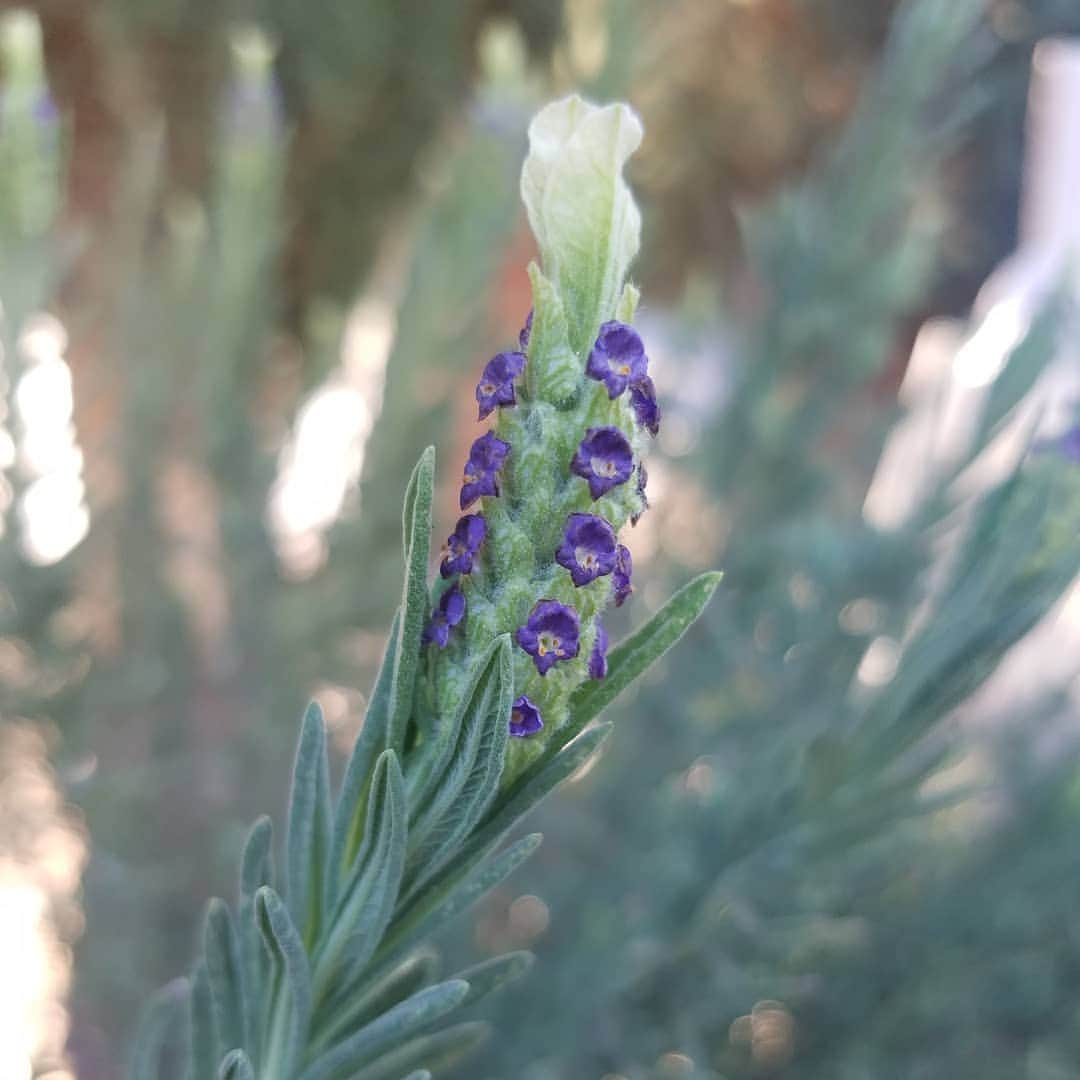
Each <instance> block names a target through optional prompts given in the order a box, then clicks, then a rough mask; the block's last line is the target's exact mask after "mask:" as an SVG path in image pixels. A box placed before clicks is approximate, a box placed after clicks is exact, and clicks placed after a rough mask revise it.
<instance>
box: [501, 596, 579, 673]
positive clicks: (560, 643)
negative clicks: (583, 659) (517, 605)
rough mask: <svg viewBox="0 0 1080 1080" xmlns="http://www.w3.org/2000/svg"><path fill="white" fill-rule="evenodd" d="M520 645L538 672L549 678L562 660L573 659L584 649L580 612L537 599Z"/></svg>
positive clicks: (520, 630) (522, 629) (520, 631)
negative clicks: (552, 670)
mask: <svg viewBox="0 0 1080 1080" xmlns="http://www.w3.org/2000/svg"><path fill="white" fill-rule="evenodd" d="M516 639H517V643H518V644H519V645H520V646H521V647H522V648H523V649H524V650H525V651H526V652H527V653H528V654H529V655H530V656H531V657H532V658H533V663H534V664H536V670H537V671H538V672H539V673H540V674H541V675H546V674H547V673H548V672H549V671H550V670H551V669H552V668H553V667H554V666H555V665H556V664H557V663H559V661H561V660H572V659H573V658H574V657H575V656H577V654H578V651H579V649H580V648H581V621H580V619H579V618H578V613H577V612H576V611H575V610H574V609H573V608H572V607H567V606H566V605H565V604H560V603H559V601H558V600H538V601H537V602H536V605H535V606H534V607H533V609H532V612H531V613H530V615H529V618H528V620H527V621H526V623H525V625H524V626H521V627H518V631H517V634H516Z"/></svg>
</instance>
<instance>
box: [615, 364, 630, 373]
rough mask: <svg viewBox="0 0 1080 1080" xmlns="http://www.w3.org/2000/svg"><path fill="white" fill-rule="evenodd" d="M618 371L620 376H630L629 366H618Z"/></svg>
mask: <svg viewBox="0 0 1080 1080" xmlns="http://www.w3.org/2000/svg"><path fill="white" fill-rule="evenodd" d="M616 370H617V371H618V373H619V374H620V375H629V374H630V365H629V364H620V365H619V366H618V368H616Z"/></svg>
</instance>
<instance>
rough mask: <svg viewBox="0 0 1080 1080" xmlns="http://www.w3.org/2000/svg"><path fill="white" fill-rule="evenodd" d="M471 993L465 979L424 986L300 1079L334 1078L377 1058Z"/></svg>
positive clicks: (319, 1062)
mask: <svg viewBox="0 0 1080 1080" xmlns="http://www.w3.org/2000/svg"><path fill="white" fill-rule="evenodd" d="M468 994H469V984H468V983H467V982H464V981H463V980H462V979H450V980H449V981H447V982H444V983H439V984H438V985H437V986H429V987H428V988H427V989H426V990H421V991H420V993H418V994H414V995H413V996H412V997H411V998H409V999H408V1000H406V1001H403V1002H401V1004H400V1005H395V1006H394V1007H393V1008H392V1009H391V1010H390V1011H389V1012H388V1013H385V1014H384V1015H382V1016H380V1017H379V1018H378V1019H377V1020H374V1021H372V1022H371V1023H370V1024H368V1025H367V1026H366V1027H363V1028H361V1029H360V1030H359V1031H357V1032H356V1033H355V1034H353V1035H351V1036H350V1037H349V1038H347V1039H345V1041H344V1042H341V1043H339V1044H338V1045H337V1046H335V1047H334V1048H333V1049H332V1050H330V1051H328V1052H327V1053H325V1054H323V1055H322V1056H321V1057H319V1058H318V1059H317V1060H316V1061H315V1062H313V1063H312V1064H311V1065H310V1066H309V1067H308V1068H307V1069H305V1070H304V1072H303V1073H302V1074H301V1077H300V1080H333V1078H334V1077H335V1076H337V1075H339V1074H340V1073H342V1072H346V1071H349V1072H351V1071H354V1070H356V1069H359V1068H361V1067H362V1066H364V1065H367V1064H369V1063H370V1062H373V1061H375V1060H376V1059H377V1058H378V1057H379V1056H380V1055H382V1054H385V1053H388V1052H389V1051H391V1050H394V1049H395V1048H396V1047H398V1046H400V1045H401V1044H402V1043H404V1042H406V1041H407V1040H409V1039H411V1038H413V1037H414V1036H416V1035H418V1034H419V1033H420V1032H422V1031H423V1030H424V1028H426V1027H428V1025H430V1024H432V1023H434V1022H435V1021H436V1020H439V1019H441V1018H442V1017H444V1016H446V1015H447V1014H448V1013H450V1012H452V1011H453V1010H454V1009H456V1008H458V1007H459V1006H460V1005H461V1003H462V1002H463V1001H464V1000H465V999H466V997H467V996H468Z"/></svg>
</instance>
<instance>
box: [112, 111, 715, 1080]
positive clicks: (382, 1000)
mask: <svg viewBox="0 0 1080 1080" xmlns="http://www.w3.org/2000/svg"><path fill="white" fill-rule="evenodd" d="M530 134H531V137H532V140H533V153H532V155H531V157H530V159H529V161H528V162H527V163H526V167H525V172H524V179H523V191H524V193H525V198H526V202H527V204H528V206H529V209H530V216H531V218H532V220H533V223H534V227H535V228H536V229H537V232H538V235H539V236H540V238H541V246H542V249H543V252H544V259H545V267H546V269H547V270H548V271H549V272H550V279H549V278H548V277H545V276H544V274H543V273H541V271H540V270H538V269H536V268H535V267H534V268H533V270H532V274H533V280H534V285H535V290H536V291H535V297H534V300H535V315H534V319H533V324H532V330H533V332H532V337H531V339H530V341H529V345H528V366H527V372H526V375H525V379H524V380H523V385H522V386H520V387H519V388H518V393H519V398H518V401H517V404H516V405H515V406H513V407H512V408H505V409H502V410H501V413H500V415H499V418H498V421H497V424H496V428H497V431H498V432H499V433H500V435H502V436H504V437H505V440H506V442H507V444H508V445H509V447H510V463H509V465H508V466H507V467H506V468H505V469H504V470H503V471H502V472H501V476H500V482H501V488H500V494H499V495H498V496H497V497H496V496H494V495H490V494H489V495H485V496H484V503H483V506H484V512H485V514H486V517H487V520H488V523H489V528H488V532H487V536H486V540H485V542H484V544H483V545H482V548H481V550H480V551H479V552H477V559H476V564H475V565H474V566H471V567H470V571H469V572H467V573H463V574H462V576H463V577H465V578H467V579H468V580H466V581H465V583H464V585H463V586H462V585H461V584H460V583H458V582H456V583H455V585H454V586H452V588H458V589H461V591H462V592H464V594H465V597H466V601H467V605H468V614H467V617H466V618H464V619H461V618H460V617H459V618H457V619H455V620H454V622H453V625H444V627H443V629H444V630H445V631H446V632H445V634H444V635H442V639H441V640H440V638H439V635H438V634H436V635H435V636H434V637H433V635H432V626H433V625H434V624H433V622H432V611H433V610H434V611H436V612H438V611H439V604H440V602H441V600H442V598H443V597H444V596H445V595H446V594H447V592H448V589H447V585H446V583H445V582H443V583H441V584H440V585H438V586H437V587H436V588H435V589H434V590H433V589H432V588H431V587H430V586H429V583H428V571H429V562H430V538H431V515H432V501H433V494H432V492H433V485H434V472H435V460H434V452H433V451H432V450H428V451H427V452H426V453H425V454H424V455H423V456H422V457H421V460H420V462H419V463H418V464H417V466H416V469H415V471H414V473H413V476H412V479H411V481H410V483H409V486H408V490H407V492H406V495H405V506H404V512H403V534H404V535H403V544H404V561H405V581H404V586H403V590H402V600H401V606H400V608H399V610H398V613H397V615H396V616H395V619H394V623H393V627H392V629H391V633H390V637H389V641H388V645H387V648H386V654H385V656H384V658H383V662H382V666H381V669H380V671H379V674H378V676H377V679H376V682H375V686H374V689H373V691H372V694H371V697H370V701H369V704H368V709H367V713H366V715H365V718H364V724H363V727H362V729H361V732H360V735H359V737H358V739H357V741H356V744H355V746H354V748H353V751H352V754H351V757H350V759H349V761H348V763H347V765H346V768H345V773H344V777H343V779H342V782H341V786H340V789H339V790H338V792H337V793H336V796H335V795H334V794H332V793H331V791H330V782H329V767H328V761H327V745H326V730H325V726H324V723H323V719H322V716H321V714H320V711H319V710H318V708H316V707H315V706H312V707H311V708H309V710H308V712H307V714H306V716H305V717H304V721H303V725H302V729H301V734H300V741H299V747H298V750H297V755H296V764H295V768H294V773H293V784H292V794H291V798H290V804H289V811H288V822H287V830H286V843H285V847H284V856H283V858H282V859H281V862H280V865H277V866H276V865H275V860H274V857H273V849H274V845H273V841H272V830H271V825H270V822H269V820H268V819H265V818H264V819H260V820H259V821H258V822H256V824H255V825H254V826H253V828H252V830H251V833H250V835H249V838H248V842H247V844H246V846H245V849H244V852H243V856H242V859H241V869H240V888H239V899H238V902H237V904H236V906H235V908H234V909H230V907H229V906H228V905H227V904H225V903H224V902H222V901H220V900H214V901H212V902H211V904H210V906H209V908H208V910H207V916H206V923H205V934H204V944H203V951H202V955H201V957H200V959H199V960H198V962H197V964H196V966H195V969H194V972H193V974H192V977H191V979H190V980H189V981H188V982H184V983H179V984H172V985H170V987H168V988H166V990H165V991H163V992H162V994H161V995H160V996H159V998H157V999H156V1000H155V1001H153V1002H152V1003H151V1004H150V1005H149V1006H148V1008H147V1012H146V1016H145V1019H144V1022H143V1024H142V1025H141V1028H140V1035H139V1038H138V1039H137V1042H136V1046H135V1049H134V1051H133V1054H132V1057H131V1067H130V1076H131V1078H132V1080H151V1078H152V1080H157V1078H158V1077H161V1076H164V1075H168V1073H169V1068H168V1066H169V1062H170V1060H171V1058H170V1055H174V1054H177V1053H179V1055H180V1056H181V1057H182V1058H183V1059H184V1060H185V1061H186V1062H187V1070H188V1075H189V1076H190V1077H191V1080H212V1078H215V1077H217V1078H221V1080H224V1078H231V1080H241V1078H246V1077H250V1078H255V1077H258V1078H260V1080H295V1078H299V1080H336V1078H339V1077H341V1078H344V1077H353V1078H356V1080H360V1078H363V1080H381V1078H385V1080H402V1078H406V1077H409V1078H419V1077H423V1076H428V1075H430V1074H431V1073H434V1072H438V1071H439V1070H441V1069H442V1068H444V1067H446V1066H448V1065H449V1064H451V1063H452V1062H453V1061H456V1060H457V1059H458V1058H460V1057H461V1056H463V1055H464V1054H466V1053H468V1052H469V1051H470V1050H471V1049H472V1048H473V1047H474V1046H475V1045H476V1044H477V1042H478V1041H479V1040H480V1039H481V1038H482V1037H483V1035H484V1029H483V1026H482V1025H478V1024H476V1023H474V1022H468V1021H464V1022H462V1021H461V1019H460V1016H461V1013H462V1011H463V1010H465V1009H466V1008H468V1007H469V1006H471V1005H472V1004H474V1003H475V1002H476V1001H478V1000H479V999H480V998H482V997H483V996H484V995H486V994H488V993H489V992H491V991H492V990H494V989H496V988H497V987H499V986H501V985H502V984H503V983H505V982H508V981H510V980H511V979H514V978H516V977H518V976H520V975H521V974H522V973H523V972H524V971H525V970H526V969H527V968H528V966H529V963H530V961H531V957H530V956H529V955H528V954H526V953H512V954H508V955H505V956H501V957H497V958H495V959H492V960H489V961H487V962H485V963H482V964H478V965H476V966H474V967H471V968H468V969H467V970H465V971H462V972H459V973H458V974H457V975H455V976H454V977H452V978H449V979H444V980H439V979H438V977H437V968H436V966H435V960H434V958H433V956H432V955H431V954H430V952H429V951H428V950H427V949H426V948H425V942H427V941H428V940H429V939H430V938H431V937H432V936H433V935H434V934H435V933H436V931H437V930H439V929H440V928H441V927H442V926H443V925H444V924H445V923H446V922H448V921H449V920H450V919H452V918H453V917H454V916H455V915H457V914H459V913H460V912H461V911H463V910H464V909H465V908H466V907H467V906H468V905H470V904H471V903H473V901H475V900H476V899H477V898H478V897H480V896H482V895H483V894H484V893H486V892H487V891H488V890H490V889H491V888H493V887H494V886H496V885H497V884H499V883H500V882H501V881H502V880H503V879H505V878H506V877H507V876H508V875H509V874H510V873H512V872H513V871H514V869H515V868H516V867H517V866H518V865H519V864H520V863H521V862H522V861H523V860H524V859H526V858H527V857H528V856H529V855H530V854H531V852H532V851H533V850H535V848H536V846H537V844H538V843H539V840H540V837H539V836H538V835H531V836H526V837H524V838H523V839H519V840H517V841H515V842H514V843H512V844H510V845H509V846H507V847H505V848H502V849H501V850H500V843H501V841H502V840H503V838H504V837H505V836H506V834H507V832H508V831H509V830H510V829H511V828H512V827H513V826H514V825H515V824H516V823H517V822H518V820H519V819H520V818H521V817H522V815H523V814H525V813H526V812H527V811H528V810H529V809H530V808H531V807H532V806H534V805H535V804H536V803H537V802H538V801H539V800H540V799H542V798H543V797H544V796H545V795H546V794H547V793H548V792H550V791H551V790H552V788H554V787H555V786H556V785H557V784H559V783H560V782H561V781H562V780H564V779H565V778H566V777H568V776H569V775H571V774H572V773H573V772H575V771H576V770H577V769H578V768H580V766H581V765H582V764H583V763H584V762H585V761H586V760H587V759H588V758H589V757H590V756H591V755H592V754H593V752H594V751H595V750H596V748H597V747H598V746H599V744H600V743H601V742H602V741H603V739H604V737H605V735H606V734H607V727H608V726H607V725H602V724H594V723H593V721H595V720H596V718H597V717H598V715H599V713H600V712H601V710H602V709H603V708H604V706H605V705H607V703H608V702H609V701H611V700H612V698H614V697H615V695H616V694H618V693H619V692H620V691H621V690H622V689H623V688H624V687H625V686H626V685H627V684H628V683H629V682H630V681H631V680H633V679H634V678H635V677H636V676H637V675H638V674H640V673H641V672H642V671H644V670H645V669H646V668H647V667H648V666H649V665H650V664H651V663H652V662H653V661H654V660H656V659H657V658H658V657H659V656H660V655H662V654H663V653H664V652H666V650H667V649H668V648H670V646H671V645H673V644H674V643H675V641H676V640H677V639H678V638H679V637H680V636H681V635H682V633H683V632H684V631H685V630H686V629H687V627H688V626H689V625H690V624H691V623H692V622H693V621H694V619H695V618H696V617H697V616H698V615H699V614H700V612H701V610H702V609H703V607H704V605H705V604H706V602H707V601H708V599H709V597H710V596H711V595H712V593H713V591H714V590H715V588H716V585H717V583H718V576H717V575H715V574H705V575H702V576H701V577H700V578H698V579H697V580H695V581H693V582H691V583H690V584H689V585H687V586H685V587H684V588H683V589H682V590H681V591H680V592H679V593H677V594H676V595H675V596H674V597H673V598H672V599H671V601H669V603H668V604H667V605H666V606H665V607H664V608H662V609H661V610H660V611H659V612H658V613H657V614H656V615H654V616H653V618H652V619H651V620H649V621H648V622H647V623H646V624H645V625H644V626H643V627H642V628H641V629H639V630H638V631H637V632H636V633H634V634H633V635H631V637H630V638H629V639H628V640H627V641H625V642H624V643H623V644H621V645H620V646H618V647H617V648H615V649H613V650H612V651H611V653H610V655H609V656H608V657H607V658H606V659H607V663H606V676H605V677H603V678H596V677H591V676H590V671H589V667H588V663H587V658H588V655H589V654H588V649H589V648H591V647H592V645H593V642H594V639H595V636H596V634H597V630H596V618H597V616H598V614H599V612H600V610H601V609H602V608H603V607H604V606H605V604H606V603H607V602H608V600H609V599H611V598H612V593H613V590H612V583H611V581H610V580H609V579H608V577H599V578H597V579H596V580H594V581H591V582H589V583H587V584H586V585H584V586H582V587H580V588H579V587H577V586H575V585H574V584H573V582H572V581H571V580H570V574H569V571H568V570H567V569H566V568H565V566H560V565H558V564H557V563H556V562H555V550H556V547H557V546H558V544H559V534H561V532H562V522H561V520H556V515H554V514H553V512H552V511H553V507H557V508H559V511H560V513H561V514H566V513H570V512H573V511H575V510H576V509H577V508H579V507H581V508H584V507H585V506H587V505H590V504H589V503H588V500H589V499H590V497H591V496H590V491H589V487H588V485H587V484H586V483H585V481H584V480H583V479H582V478H581V477H580V476H572V475H571V473H570V468H569V463H570V460H571V457H572V456H573V455H574V452H575V449H574V448H575V446H576V445H577V444H578V443H579V441H580V439H581V437H582V432H583V431H584V430H585V429H586V428H588V427H589V426H596V425H609V426H614V427H617V428H618V429H619V430H620V431H623V432H625V437H626V439H627V440H628V441H629V442H630V443H632V445H633V447H634V454H635V458H637V456H638V455H639V454H640V449H641V437H640V435H639V434H638V432H637V430H636V426H635V419H634V416H633V410H632V409H631V407H630V406H629V405H628V403H627V402H628V398H629V395H621V396H620V397H616V398H612V397H610V396H609V394H608V392H607V390H606V388H605V386H604V385H603V384H601V383H598V382H595V381H592V382H590V381H587V380H586V378H585V375H584V370H585V364H586V353H587V351H588V350H587V348H586V347H585V344H589V343H591V342H592V339H593V338H594V337H595V335H596V333H597V330H598V329H599V327H600V326H601V324H602V323H605V322H609V321H611V320H612V319H614V318H618V319H619V320H620V321H621V322H624V323H625V322H628V321H629V319H630V318H631V317H632V313H633V300H634V291H633V289H632V288H631V287H629V286H625V287H624V283H623V278H624V277H625V273H626V270H627V266H628V263H629V260H630V258H631V257H632V255H633V253H634V252H635V251H636V249H637V243H638V235H637V234H638V215H637V210H636V208H635V207H634V206H633V201H632V199H631V197H630V194H629V191H628V189H627V188H626V186H625V184H624V183H623V181H622V179H621V174H620V173H621V167H622V164H623V162H624V161H625V159H626V156H627V155H628V154H629V152H630V151H631V150H632V149H633V147H634V146H636V144H637V142H638V141H639V140H640V127H639V126H638V124H637V121H636V119H635V118H634V117H633V115H632V114H631V113H630V111H629V110H628V109H626V108H625V107H623V106H614V107H609V108H606V109H595V108H593V107H592V106H589V105H586V104H585V103H584V102H581V101H580V100H578V99H576V98H573V99H569V100H568V101H565V102H561V103H558V104H556V105H553V106H550V107H549V108H548V109H545V110H544V111H543V112H541V113H540V115H539V116H538V117H537V119H536V120H535V121H534V124H533V126H532V128H531V130H530ZM620 298H621V299H620ZM571 328H575V330H574V331H573V333H574V334H576V335H577V336H572V330H571ZM583 343H585V344H583ZM597 502H598V503H599V508H600V509H602V511H603V512H604V514H605V515H606V516H607V519H608V520H609V521H610V522H611V524H612V526H614V527H615V528H618V527H621V526H622V525H623V524H624V522H625V521H626V520H627V519H628V518H629V517H630V516H631V515H634V514H637V513H640V512H641V510H642V508H643V497H642V495H641V494H640V493H639V492H638V489H637V486H636V485H635V484H634V483H625V482H624V483H623V484H621V486H620V487H618V488H616V489H613V490H612V491H610V492H608V493H605V495H604V497H603V498H602V499H599V500H593V504H596V503H597ZM539 598H561V599H562V600H563V601H564V602H565V603H566V604H567V605H570V604H574V605H576V606H577V608H578V609H579V610H580V613H581V614H580V619H581V628H582V629H581V639H582V644H583V646H584V647H583V648H582V649H581V651H580V655H579V656H577V657H574V658H570V657H567V658H566V659H565V662H562V663H561V664H560V665H559V667H560V670H557V671H549V672H548V673H547V674H546V675H540V674H539V672H538V671H537V670H536V668H537V667H538V666H539V665H534V662H533V658H532V656H531V654H530V653H528V652H527V651H526V650H525V648H524V646H523V645H522V644H521V642H520V640H519V639H518V637H517V635H516V633H515V630H516V629H517V628H518V627H519V626H520V624H521V623H522V621H523V620H525V619H526V618H527V615H528V612H529V610H530V608H532V606H533V605H534V603H535V601H536V600H537V599H539ZM512 635H513V636H512ZM441 645H445V647H440V646H441ZM595 674H596V672H595V671H594V672H593V673H592V675H593V676H595ZM524 693H531V694H533V695H534V696H535V699H536V701H537V702H538V703H539V705H540V707H541V708H542V709H543V710H544V715H545V717H546V721H545V723H544V726H543V727H542V729H540V730H538V731H535V732H534V733H532V735H531V736H530V737H528V738H522V739H514V740H511V739H510V733H511V731H510V723H511V715H512V709H513V708H514V703H515V700H516V699H517V698H519V697H520V696H521V695H522V694H524ZM511 742H513V743H514V747H515V752H514V753H513V754H510V753H509V744H510V743H511ZM180 1031H186V1032H187V1036H186V1040H184V1041H185V1045H184V1046H183V1047H181V1048H180V1049H179V1051H177V1049H176V1048H175V1047H174V1046H173V1045H172V1044H171V1043H170V1039H175V1037H176V1035H177V1033H178V1032H180Z"/></svg>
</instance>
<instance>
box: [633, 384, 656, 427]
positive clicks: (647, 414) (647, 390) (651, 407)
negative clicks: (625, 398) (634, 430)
mask: <svg viewBox="0 0 1080 1080" xmlns="http://www.w3.org/2000/svg"><path fill="white" fill-rule="evenodd" d="M630 406H631V408H633V410H634V417H635V418H636V419H637V422H638V423H639V424H640V425H641V426H642V427H643V428H644V429H645V430H646V431H647V432H648V433H649V434H650V435H652V436H653V437H654V438H655V437H656V434H657V433H658V432H659V431H660V406H659V405H658V404H657V402H656V387H655V386H653V381H652V379H650V378H649V376H648V375H646V376H645V377H644V378H641V379H639V380H638V381H637V382H636V383H634V384H633V385H632V386H631V387H630Z"/></svg>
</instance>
